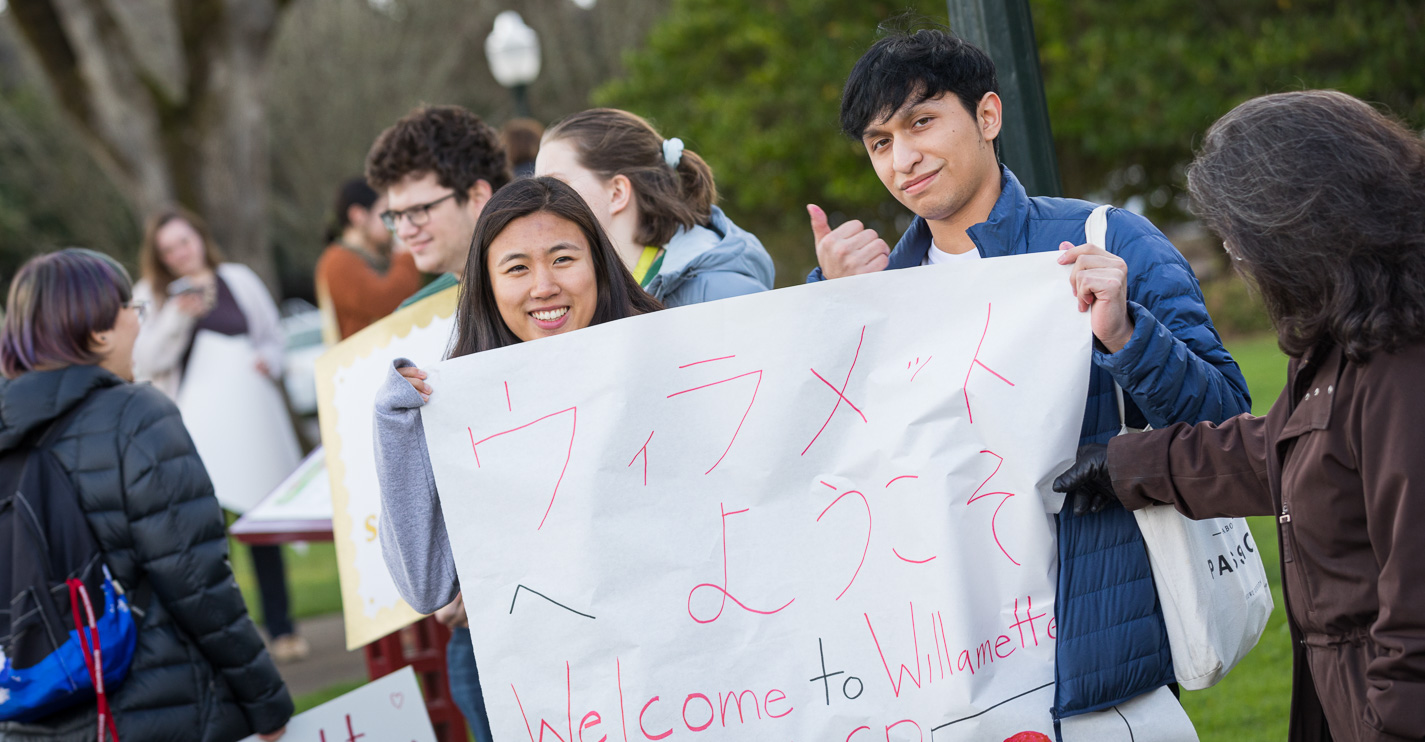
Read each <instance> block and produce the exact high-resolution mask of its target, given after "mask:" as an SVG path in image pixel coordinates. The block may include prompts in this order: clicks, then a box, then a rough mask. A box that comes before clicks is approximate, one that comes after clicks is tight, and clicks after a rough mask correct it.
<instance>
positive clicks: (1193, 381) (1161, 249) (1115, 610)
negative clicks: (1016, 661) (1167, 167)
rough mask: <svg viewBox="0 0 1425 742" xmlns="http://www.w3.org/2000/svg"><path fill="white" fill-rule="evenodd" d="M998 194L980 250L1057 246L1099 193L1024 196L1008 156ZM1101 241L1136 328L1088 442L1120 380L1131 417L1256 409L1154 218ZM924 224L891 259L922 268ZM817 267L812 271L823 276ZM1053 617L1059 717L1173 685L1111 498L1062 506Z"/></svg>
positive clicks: (1125, 525) (996, 252) (1112, 426)
mask: <svg viewBox="0 0 1425 742" xmlns="http://www.w3.org/2000/svg"><path fill="white" fill-rule="evenodd" d="M1000 172H1001V182H1000V187H1001V193H1000V197H999V199H998V200H997V201H996V202H995V205H994V208H993V209H992V210H991V211H990V216H989V218H988V219H987V220H985V221H984V222H982V223H980V224H977V225H975V226H973V227H971V228H969V229H968V230H966V233H967V234H968V235H969V237H970V239H971V240H972V241H974V243H975V246H976V248H977V249H978V250H979V252H980V256H981V257H985V258H997V257H1001V256H1005V255H1024V254H1028V253H1035V252H1052V251H1056V250H1058V249H1059V243H1060V242H1064V241H1068V242H1072V243H1074V244H1075V245H1078V244H1081V243H1083V242H1084V240H1085V236H1084V220H1086V219H1087V218H1088V216H1089V213H1090V212H1091V211H1093V209H1094V207H1095V204H1091V203H1089V202H1087V201H1080V200H1077V199H1066V198H1042V197H1036V198H1030V197H1029V196H1028V194H1026V193H1025V191H1024V187H1023V186H1021V185H1020V184H1019V180H1018V179H1017V178H1015V177H1014V174H1013V173H1011V172H1010V171H1009V169H1008V168H1005V167H1003V166H1001V168H1000ZM1108 243H1109V244H1108V245H1106V246H1105V248H1106V249H1107V250H1108V251H1109V252H1111V253H1113V254H1115V255H1117V256H1119V257H1121V258H1123V260H1124V262H1126V263H1127V264H1128V309H1129V312H1130V313H1131V314H1132V317H1133V322H1134V327H1133V337H1132V338H1131V339H1130V340H1129V341H1128V344H1127V345H1126V346H1124V348H1123V349H1122V350H1120V351H1119V352H1117V353H1112V354H1110V353H1105V352H1103V351H1102V350H1098V349H1096V350H1095V351H1094V353H1093V363H1092V367H1091V368H1090V369H1089V372H1090V376H1089V391H1088V399H1087V402H1086V406H1085V409H1084V422H1083V428H1082V429H1081V431H1080V440H1079V442H1080V443H1090V442H1092V443H1104V442H1107V441H1108V439H1109V438H1112V437H1113V436H1114V435H1116V434H1117V433H1118V430H1119V422H1118V403H1117V400H1116V397H1115V394H1114V389H1113V382H1114V381H1115V380H1117V381H1118V383H1119V384H1120V385H1122V387H1123V390H1124V407H1125V417H1126V419H1127V422H1128V424H1129V425H1131V426H1134V427H1143V425H1144V424H1145V423H1148V424H1151V425H1153V426H1154V427H1164V426H1167V425H1171V424H1173V423H1178V422H1189V423H1192V422H1201V421H1204V420H1210V421H1212V422H1221V421H1223V420H1226V419H1227V418H1229V417H1232V416H1234V415H1237V414H1240V413H1243V412H1247V411H1248V410H1250V409H1251V406H1252V403H1251V397H1250V396H1249V395H1248V393H1247V382H1246V380H1245V379H1243V378H1242V372H1241V370H1239V369H1238V368H1237V363H1236V362H1235V361H1233V360H1232V357H1231V356H1230V355H1229V354H1228V353H1227V350H1226V349H1225V348H1223V347H1222V339H1221V338H1220V337H1219V336H1218V334H1217V331H1216V330H1215V329H1214V328H1213V326H1212V320H1211V319H1210V318H1209V317H1208V315H1207V308H1206V307H1205V306H1204V305H1203V299H1202V291H1201V289H1200V288H1199V287H1198V283H1197V278H1196V276H1194V275H1193V272H1192V268H1190V267H1189V266H1188V264H1187V261H1186V260H1184V259H1183V257H1182V255H1181V254H1180V253H1179V252H1178V251H1177V249H1176V248H1175V247H1173V245H1172V243H1171V242H1169V241H1168V239H1167V238H1166V237H1164V236H1163V234H1162V232H1160V231H1158V229H1157V228H1156V227H1154V226H1153V225H1152V223H1150V222H1149V221H1148V220H1146V219H1144V218H1143V217H1141V216H1138V215H1136V214H1133V213H1131V212H1128V211H1124V210H1122V209H1110V210H1109V212H1108ZM930 249H931V235H930V226H929V224H927V223H926V221H925V220H924V219H921V218H919V217H917V218H916V219H915V220H914V221H913V222H912V223H911V226H910V228H909V229H907V230H906V233H905V234H904V235H902V236H901V239H900V242H899V243H898V244H897V245H896V247H895V249H894V250H892V251H891V255H890V261H889V265H888V266H887V270H892V269H900V268H912V267H916V266H919V265H921V263H922V262H924V260H925V256H926V254H927V253H928V251H929V250H930ZM823 278H824V277H823V276H822V273H821V268H817V269H815V270H813V271H812V272H811V275H809V276H808V277H807V282H808V283H810V282H813V281H820V280H823ZM1058 535H1059V587H1058V596H1057V607H1056V617H1057V620H1058V631H1059V633H1058V637H1057V642H1058V643H1057V647H1056V660H1057V662H1056V670H1055V672H1056V674H1057V683H1056V685H1055V691H1054V696H1055V698H1054V708H1053V709H1052V712H1053V714H1054V717H1055V718H1056V719H1059V718H1063V717H1068V716H1075V715H1078V714H1082V713H1087V712H1090V711H1097V710H1101V709H1106V708H1108V707H1110V706H1113V705H1115V704H1117V703H1121V702H1123V701H1126V700H1128V699H1130V698H1132V697H1134V696H1137V695H1140V694H1143V693H1146V692H1148V691H1151V690H1153V689H1154V688H1157V687H1159V686H1161V685H1165V684H1168V683H1171V682H1173V667H1172V655H1171V652H1170V651H1169V648H1168V637H1167V630H1166V628H1165V627H1164V624H1163V616H1162V609H1161V607H1160V606H1159V605H1158V598H1157V593H1156V592H1155V591H1154V589H1153V576H1152V572H1151V571H1150V569H1149V566H1148V555H1147V552H1146V550H1145V547H1144V545H1143V537H1142V535H1141V534H1140V533H1139V531H1138V525H1137V522H1136V521H1135V520H1134V518H1133V515H1132V514H1131V513H1129V512H1128V511H1126V510H1124V509H1123V508H1122V507H1121V506H1118V505H1113V506H1111V507H1110V508H1109V509H1107V510H1104V511H1103V512H1100V513H1095V514H1086V515H1083V516H1080V517H1078V518H1075V517H1073V515H1072V513H1070V512H1069V508H1065V509H1064V511H1063V512H1061V513H1060V514H1059V534H1058Z"/></svg>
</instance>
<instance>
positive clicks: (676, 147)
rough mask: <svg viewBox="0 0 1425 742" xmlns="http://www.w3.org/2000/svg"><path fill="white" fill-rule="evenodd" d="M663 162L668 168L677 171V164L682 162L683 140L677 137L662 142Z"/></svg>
mask: <svg viewBox="0 0 1425 742" xmlns="http://www.w3.org/2000/svg"><path fill="white" fill-rule="evenodd" d="M663 161H664V162H666V163H668V167H671V168H673V169H674V170H677V169H678V163H680V162H682V161H683V140H681V139H679V138H677V137H673V138H672V139H664V140H663Z"/></svg>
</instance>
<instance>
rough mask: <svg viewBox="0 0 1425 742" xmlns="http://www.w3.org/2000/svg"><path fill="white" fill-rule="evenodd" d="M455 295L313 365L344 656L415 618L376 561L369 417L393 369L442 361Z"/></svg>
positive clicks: (354, 339)
mask: <svg viewBox="0 0 1425 742" xmlns="http://www.w3.org/2000/svg"><path fill="white" fill-rule="evenodd" d="M458 291H459V288H458V287H454V288H450V289H447V290H445V291H442V292H440V293H438V294H435V295H433V296H430V297H428V298H426V299H422V300H421V301H419V302H416V303H415V304H412V305H411V306H408V307H406V308H404V309H400V310H398V311H396V312H394V313H392V314H391V315H390V316H388V317H386V318H385V319H382V320H380V321H379V322H376V323H375V324H373V325H371V326H370V327H367V328H366V329H364V330H362V331H361V332H358V333H357V334H355V335H353V336H351V337H350V338H347V339H346V340H345V341H343V342H342V343H340V344H339V345H337V346H335V347H333V348H332V349H331V350H329V351H327V352H326V353H325V354H323V355H322V357H321V358H318V359H317V364H316V370H317V413H318V415H319V416H320V419H321V429H322V444H323V445H324V446H325V447H326V466H327V471H328V475H329V476H330V479H331V493H332V538H333V540H334V541H335V543H336V557H337V567H338V569H339V572H340V576H341V603H342V614H343V616H344V618H345V623H346V646H347V649H356V648H357V647H361V646H364V645H366V644H369V643H371V642H373V641H375V640H377V639H380V638H381V637H383V636H386V635H387V634H390V633H391V632H393V631H396V630H397V629H400V628H402V627H404V626H407V625H409V624H411V623H414V622H415V621H416V620H418V619H419V618H420V617H421V614H419V613H416V611H415V610H414V609H412V608H411V607H410V606H409V605H407V604H406V602H405V601H403V600H401V597H400V595H399V594H398V593H397V592H396V586H395V584H394V583H393V582H392V580H391V576H390V574H389V573H388V572H387V571H386V565H385V562H384V561H383V560H382V558H381V541H380V539H379V538H378V537H377V533H378V530H377V529H378V528H379V523H380V520H379V519H380V517H381V500H380V490H379V487H378V485H377V482H376V462H375V455H374V453H373V448H372V445H373V443H372V433H371V427H372V426H371V417H372V410H373V406H374V401H375V398H376V391H377V389H378V388H379V387H380V385H381V382H382V380H384V379H385V377H386V373H387V368H388V367H389V366H390V364H391V361H393V360H394V359H396V358H402V357H404V358H410V359H411V360H413V361H415V362H416V364H417V365H420V366H423V367H424V366H430V365H433V364H434V363H436V362H438V361H440V360H441V359H443V358H444V357H445V352H446V348H447V345H448V343H449V341H450V331H451V328H452V327H453V326H454V324H455V302H456V296H457V294H458Z"/></svg>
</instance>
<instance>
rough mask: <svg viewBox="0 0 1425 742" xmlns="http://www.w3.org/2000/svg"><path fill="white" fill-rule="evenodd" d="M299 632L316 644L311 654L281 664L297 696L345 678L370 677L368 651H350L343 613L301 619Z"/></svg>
mask: <svg viewBox="0 0 1425 742" xmlns="http://www.w3.org/2000/svg"><path fill="white" fill-rule="evenodd" d="M297 633H298V634H300V635H302V636H303V637H305V638H306V640H307V643H308V644H311V645H312V654H311V656H309V657H307V659H305V660H302V661H301V662H288V663H284V664H280V665H278V666H277V669H278V671H279V672H281V673H282V679H283V680H286V681H287V688H288V690H289V691H290V692H291V693H292V697H293V698H296V697H297V696H300V695H304V694H307V693H311V692H313V691H319V690H321V689H323V688H328V687H330V686H333V685H336V684H337V683H340V682H343V681H347V680H365V679H366V658H365V654H364V653H363V652H362V651H361V650H360V649H358V650H356V651H354V652H348V651H346V630H345V629H344V628H343V626H342V620H341V614H340V613H333V614H331V615H329V616H318V617H315V618H305V619H298V621H297Z"/></svg>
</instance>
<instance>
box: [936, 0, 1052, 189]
mask: <svg viewBox="0 0 1425 742" xmlns="http://www.w3.org/2000/svg"><path fill="white" fill-rule="evenodd" d="M949 10H950V29H951V30H952V31H954V32H955V34H956V35H958V36H959V37H960V38H962V39H965V40H966V41H968V42H970V43H972V44H974V45H975V46H978V47H980V48H981V49H984V50H985V51H986V52H988V53H989V55H990V58H991V59H993V60H994V63H995V70H996V72H997V73H998V77H999V89H1000V92H999V94H1000V99H1001V100H1002V101H1003V103H1004V124H1003V127H1002V128H1001V129H1000V135H999V138H1000V156H1001V158H1002V159H1003V161H1004V164H1005V165H1006V166H1007V167H1008V168H1009V169H1010V170H1013V171H1014V174H1015V175H1016V176H1017V177H1018V178H1019V182H1020V183H1023V184H1024V188H1025V190H1027V191H1028V192H1029V195H1031V196H1060V195H1063V187H1062V186H1061V185H1060V182H1059V160H1058V157H1057V156H1056V155H1055V154H1054V136H1053V134H1052V132H1051V130H1050V128H1049V106H1048V104H1047V103H1045V101H1044V81H1043V77H1042V76H1041V75H1040V73H1039V48H1038V47H1037V46H1035V44H1034V20H1033V19H1032V18H1031V17H1030V14H1029V0H949Z"/></svg>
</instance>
